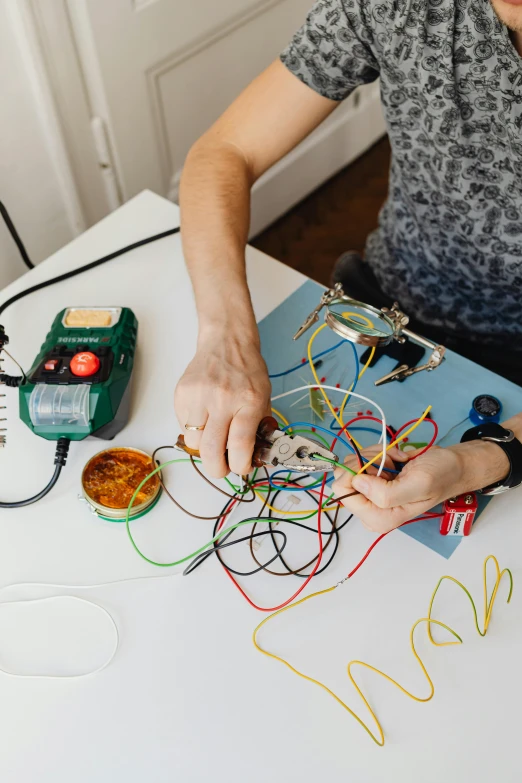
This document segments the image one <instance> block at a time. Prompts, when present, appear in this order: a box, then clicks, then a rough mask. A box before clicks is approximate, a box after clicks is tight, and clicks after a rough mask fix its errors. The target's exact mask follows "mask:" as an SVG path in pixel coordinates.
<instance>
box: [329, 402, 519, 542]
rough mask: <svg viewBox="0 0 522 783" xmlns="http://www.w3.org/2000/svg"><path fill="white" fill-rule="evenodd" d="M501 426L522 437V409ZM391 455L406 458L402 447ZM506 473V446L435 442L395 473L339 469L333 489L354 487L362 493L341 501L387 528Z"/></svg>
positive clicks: (376, 527)
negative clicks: (393, 475) (382, 474)
mask: <svg viewBox="0 0 522 783" xmlns="http://www.w3.org/2000/svg"><path fill="white" fill-rule="evenodd" d="M503 426H505V427H506V428H507V429H510V430H513V432H514V433H515V436H516V437H517V438H518V439H519V440H520V441H522V413H519V414H518V415H517V416H513V418H511V419H509V420H508V421H506V422H503ZM379 450H380V449H379ZM391 456H392V458H393V459H398V460H400V461H402V462H404V461H406V460H407V459H408V456H407V455H406V454H404V453H402V452H400V451H399V450H398V449H397V450H394V452H393V453H392V454H391ZM352 467H353V466H352ZM508 473H509V460H508V458H507V456H506V455H505V454H504V452H503V451H502V449H501V448H500V447H499V446H497V445H496V444H494V443H490V442H487V441H483V440H477V441H470V442H469V443H459V444H457V445H455V446H449V447H447V448H440V447H438V446H434V447H433V448H432V449H430V450H429V451H428V452H426V453H425V454H422V455H421V456H420V457H418V458H417V459H414V460H411V461H410V462H409V463H408V464H407V465H406V466H405V467H404V469H403V470H402V472H401V473H400V474H399V476H398V477H397V478H391V479H390V478H389V477H388V479H386V478H382V477H381V478H378V477H377V476H376V475H365V474H361V475H360V476H357V477H354V476H352V475H351V474H349V473H347V472H346V471H344V470H342V469H338V471H337V472H336V478H337V481H336V482H335V483H334V484H333V489H334V491H335V493H336V494H337V496H338V497H340V496H341V495H345V494H346V493H347V492H350V491H351V490H352V489H353V490H356V491H357V492H358V493H360V494H356V495H354V496H353V497H350V498H346V499H345V500H343V501H342V502H343V504H344V505H345V506H346V507H347V508H348V509H349V510H350V511H351V512H352V513H353V514H355V515H356V516H357V517H359V518H360V519H361V521H362V522H363V524H364V525H365V526H366V527H368V528H369V529H370V530H373V531H375V532H379V533H386V532H388V531H390V530H393V529H394V528H396V527H399V525H402V524H403V523H404V522H407V521H409V520H410V519H415V517H417V516H420V515H421V514H423V513H424V512H425V511H428V510H429V509H431V508H433V507H434V506H436V505H437V504H438V503H441V502H442V501H443V500H447V499H448V498H451V497H456V496H457V495H462V494H464V493H466V492H474V491H476V490H479V489H483V488H484V487H488V486H490V485H491V484H494V483H496V482H497V481H502V480H503V479H505V478H506V476H507V475H508Z"/></svg>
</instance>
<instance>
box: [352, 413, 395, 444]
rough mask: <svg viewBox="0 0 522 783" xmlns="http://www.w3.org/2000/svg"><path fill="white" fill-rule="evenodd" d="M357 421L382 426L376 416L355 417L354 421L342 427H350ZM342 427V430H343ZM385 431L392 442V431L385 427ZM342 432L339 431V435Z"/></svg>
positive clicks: (393, 436)
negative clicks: (370, 422)
mask: <svg viewBox="0 0 522 783" xmlns="http://www.w3.org/2000/svg"><path fill="white" fill-rule="evenodd" d="M357 421H376V422H378V423H379V424H381V425H382V419H378V418H377V417H376V416H368V415H365V416H356V417H355V418H354V419H351V420H350V421H349V422H348V424H345V425H344V427H350V425H352V424H355V423H356V422H357ZM344 427H343V429H344ZM386 431H387V433H388V435H389V436H390V438H391V439H392V440H395V435H394V434H393V430H392V428H391V427H388V426H386ZM341 432H342V430H339V435H340V434H341Z"/></svg>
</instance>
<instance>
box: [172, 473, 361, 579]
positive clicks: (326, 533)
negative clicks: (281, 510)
mask: <svg viewBox="0 0 522 783" xmlns="http://www.w3.org/2000/svg"><path fill="white" fill-rule="evenodd" d="M305 478H307V476H306V475H304V476H298V477H297V478H296V479H295V480H293V483H299V482H300V481H303V480H304V479H305ZM264 483H265V479H263V478H262V479H259V480H258V481H256V482H253V483H252V484H251V486H252V487H255V486H257V484H264ZM280 492H281V490H277V492H276V493H275V494H274V496H273V497H272V501H273V500H274V499H275V497H276V496H277V495H278V494H279V493H280ZM305 494H307V495H309V496H310V497H311V499H312V500H313V501H314V502H315V503H316V504H317V506H319V501H318V500H317V498H316V497H315V496H314V495H312V493H309V492H306V493H305ZM269 499H270V489H269V491H268V495H267V501H266V502H267V503H268V502H269ZM233 502H234V498H232V499H230V500H229V501H227V503H226V504H225V505H224V507H223V509H222V511H221V513H220V515H219V517H218V519H217V520H216V522H215V524H214V530H213V533H212V535H213V537H214V536H215V535H216V534H217V529H218V527H219V523H220V521H221V520H222V519H223V517H224V516H226V515H227V514H228V510H229V506H230V505H231V504H232V503H233ZM265 505H266V504H265ZM323 513H324V515H325V516H326V518H327V519H328V521H329V522H330V524H331V525H332V530H320V531H319V532H320V534H321V535H323V536H331V535H332V532H333V535H334V536H335V544H334V549H333V552H332V554H331V556H330V558H329V559H328V561H327V562H326V563H325V565H324V566H322V568H320V569H319V570H318V571H316V573H315V574H314V576H317V575H318V574H320V573H322V572H323V571H325V570H326V568H328V567H329V566H330V565H331V563H332V561H333V559H334V557H335V556H336V554H337V551H338V548H339V543H340V538H339V533H340V531H341V530H342V529H343V528H344V527H345V526H346V525H347V524H348V522H350V520H351V519H352V517H353V515H352V514H351V515H350V516H349V517H348V519H346V520H345V521H344V522H343V524H342V525H341V526H340V527H336V525H335V522H334V521H333V520H332V519H331V518H330V516H329V514H328V512H326V511H325V512H323ZM268 518H269V519H271V520H272V522H269V530H265V531H262V533H261V534H263V535H267V534H270V533H272V534H274V535H275V534H277V533H279V534H281V533H282V532H283V531H282V530H273V529H272V525H273V524H274V523H276V522H288V523H289V524H291V525H296V526H297V527H301V528H303V529H304V530H308V531H310V532H312V533H317V532H318V531H317V528H313V527H310V526H309V525H304V524H303V523H302V522H297V521H294V520H292V519H279V518H278V517H272V512H271V511H269V517H268ZM266 520H267V517H261V516H257V517H249V518H247V519H244V520H242V521H243V522H252V523H253V524H255V523H257V522H265V521H266ZM234 532H235V529H234V530H230V531H229V532H228V533H226V534H225V535H224V536H223V537H222V538H220V539H219V543H218V542H217V541H215V542H214V544H213V548H212V549H208V550H207V551H206V552H201V553H200V554H199V555H197V556H196V557H195V558H194V560H192V561H191V562H190V563H189V565H188V566H187V568H186V569H185V571H184V572H183V573H184V575H188V574H190V573H192V572H193V571H195V570H196V568H199V566H200V565H202V564H203V563H204V562H205V560H207V558H209V557H211V556H212V555H214V554H215V555H216V557H217V558H218V560H219V562H220V563H221V565H222V566H223V568H225V569H226V570H227V571H229V572H230V573H231V574H234V575H235V576H251V575H252V574H255V573H258V572H259V571H261V570H264V569H265V568H267V567H268V566H269V565H271V563H273V562H274V561H275V560H276V559H279V560H281V561H282V564H283V566H284V567H285V568H286V569H287V571H289V573H290V574H294V571H293V570H292V569H290V568H289V566H288V565H287V564H286V562H285V561H284V559H283V558H282V557H281V553H282V552H283V549H284V547H281V548H279V547H278V546H277V543H276V542H275V541H274V539H273V538H272V543H273V544H274V548H275V550H276V554H275V556H274V558H272V559H271V560H270V561H269V562H268V563H265V564H264V565H262V566H260V567H259V568H257V569H256V570H255V571H251V572H241V571H237V570H235V569H233V568H231V567H230V566H228V565H227V564H226V563H225V562H224V560H223V558H222V557H221V555H220V552H219V550H220V549H221V548H223V549H224V548H225V547H224V546H223V547H222V546H221V545H222V544H224V543H225V542H226V541H227V540H228V539H229V538H230V536H231V535H232V534H233V533H234ZM258 535H260V534H259V533H254V532H253V530H252V532H251V533H250V535H248V536H246V537H242V538H240V539H236V540H234V541H231V542H229V543H228V545H227V546H234V545H235V544H239V543H241V542H243V541H245V540H247V541H248V540H250V539H251V538H256V537H257V536H258ZM285 545H286V540H285ZM318 556H319V555H318ZM318 556H317V557H318ZM295 576H299V577H301V578H303V579H305V578H306V577H307V576H309V574H308V575H307V574H295Z"/></svg>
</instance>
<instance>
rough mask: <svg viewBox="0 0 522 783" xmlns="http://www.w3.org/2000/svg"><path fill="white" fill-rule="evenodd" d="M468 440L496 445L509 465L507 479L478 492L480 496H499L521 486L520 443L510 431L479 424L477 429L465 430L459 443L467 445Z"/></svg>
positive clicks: (521, 461)
mask: <svg viewBox="0 0 522 783" xmlns="http://www.w3.org/2000/svg"><path fill="white" fill-rule="evenodd" d="M470 440H486V441H490V442H491V443H496V444H497V446H500V448H501V449H502V451H503V452H504V454H506V455H507V458H508V460H509V464H510V470H509V473H508V475H507V477H506V478H505V479H503V481H498V482H497V483H496V484H491V485H490V486H489V487H484V489H481V490H479V492H480V493H481V494H482V495H500V493H501V492H507V490H508V489H513V488H514V487H518V486H519V485H520V484H522V443H521V442H520V441H519V440H518V439H517V438H516V437H515V434H514V433H513V432H512V431H511V430H507V429H506V428H505V427H502V426H501V425H500V424H492V423H489V424H479V426H478V427H473V428H472V429H470V430H467V432H465V433H464V435H463V436H462V438H461V439H460V442H461V443H467V442H468V441H470Z"/></svg>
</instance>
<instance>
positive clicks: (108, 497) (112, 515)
mask: <svg viewBox="0 0 522 783" xmlns="http://www.w3.org/2000/svg"><path fill="white" fill-rule="evenodd" d="M154 467H155V466H154V465H153V462H152V458H151V457H150V455H149V454H147V453H146V452H144V451H141V450H140V449H134V448H127V447H123V446H120V447H115V448H110V449H105V450H104V451H100V452H99V453H98V454H95V455H94V457H91V459H90V460H89V461H88V463H87V464H86V465H85V467H84V469H83V473H82V490H83V495H84V498H85V500H86V501H87V502H88V503H89V505H90V506H91V508H92V509H93V511H94V512H95V513H96V514H97V516H100V517H101V518H102V519H106V520H108V521H110V522H123V521H124V520H125V518H126V516H127V508H128V506H129V503H130V501H131V498H132V496H133V494H134V492H135V490H136V488H137V487H138V486H139V484H140V483H141V482H142V481H143V479H144V478H146V476H148V474H149V473H151V472H152V471H153V470H154ZM160 494H161V483H160V479H159V474H156V475H155V476H152V478H150V479H149V480H148V481H147V482H146V484H144V485H143V487H142V488H141V489H140V491H139V493H138V495H137V497H136V499H135V501H134V504H133V506H132V513H131V517H130V518H131V519H137V518H138V517H141V516H143V515H144V514H146V513H147V512H148V511H150V510H151V508H153V507H154V506H155V505H156V503H157V501H158V499H159V496H160Z"/></svg>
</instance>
